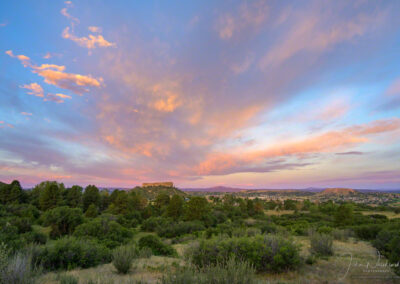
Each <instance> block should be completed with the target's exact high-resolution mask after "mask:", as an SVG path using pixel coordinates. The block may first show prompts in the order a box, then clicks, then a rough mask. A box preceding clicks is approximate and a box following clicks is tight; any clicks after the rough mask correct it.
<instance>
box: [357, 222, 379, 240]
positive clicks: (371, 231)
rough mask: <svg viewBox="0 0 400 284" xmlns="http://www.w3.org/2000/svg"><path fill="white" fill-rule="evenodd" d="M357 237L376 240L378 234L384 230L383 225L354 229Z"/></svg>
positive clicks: (363, 226) (369, 225) (370, 225)
mask: <svg viewBox="0 0 400 284" xmlns="http://www.w3.org/2000/svg"><path fill="white" fill-rule="evenodd" d="M353 229H354V233H355V235H356V236H357V237H358V238H360V239H362V240H367V241H370V240H374V239H375V238H376V236H377V235H378V233H379V232H380V231H381V230H382V225H379V224H368V225H360V226H356V227H354V228H353Z"/></svg>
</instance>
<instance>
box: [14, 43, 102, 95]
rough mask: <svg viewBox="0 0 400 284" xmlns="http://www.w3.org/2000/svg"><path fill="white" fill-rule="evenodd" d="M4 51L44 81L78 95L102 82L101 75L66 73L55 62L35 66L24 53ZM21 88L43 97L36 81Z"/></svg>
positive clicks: (98, 85) (100, 84)
mask: <svg viewBox="0 0 400 284" xmlns="http://www.w3.org/2000/svg"><path fill="white" fill-rule="evenodd" d="M6 53H7V54H8V55H10V56H11V57H16V58H18V59H19V60H20V61H21V62H22V64H23V65H24V66H25V67H27V66H29V67H30V68H31V69H32V72H33V73H36V74H38V75H39V76H41V77H43V78H44V81H45V83H47V84H50V85H54V86H57V87H59V88H62V89H67V90H70V91H72V92H74V93H76V94H78V95H82V94H83V93H87V92H89V89H88V87H97V88H100V87H101V86H103V84H104V83H103V78H101V77H100V78H94V77H92V76H90V75H81V74H73V73H66V72H64V71H65V66H60V65H56V64H42V65H39V66H37V65H35V64H32V63H31V62H30V59H29V57H27V56H25V55H18V56H14V55H13V53H12V51H11V50H9V51H7V52H6ZM22 88H27V89H30V90H31V91H32V92H31V93H30V94H34V95H36V96H41V97H43V89H42V88H41V87H40V86H39V85H38V84H36V83H33V84H30V85H24V86H23V87H22Z"/></svg>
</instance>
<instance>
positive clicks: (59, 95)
mask: <svg viewBox="0 0 400 284" xmlns="http://www.w3.org/2000/svg"><path fill="white" fill-rule="evenodd" d="M55 95H56V96H57V97H60V98H62V99H71V96H68V95H64V94H55Z"/></svg>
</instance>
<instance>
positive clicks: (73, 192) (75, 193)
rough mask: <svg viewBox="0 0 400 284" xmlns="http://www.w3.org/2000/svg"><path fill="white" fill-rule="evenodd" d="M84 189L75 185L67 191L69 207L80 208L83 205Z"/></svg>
mask: <svg viewBox="0 0 400 284" xmlns="http://www.w3.org/2000/svg"><path fill="white" fill-rule="evenodd" d="M82 189H83V188H82V187H80V186H79V185H73V186H72V187H71V188H68V189H67V196H66V198H67V204H68V206H69V207H73V208H75V207H80V206H81V204H82Z"/></svg>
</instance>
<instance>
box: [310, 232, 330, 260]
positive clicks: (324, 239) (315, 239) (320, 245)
mask: <svg viewBox="0 0 400 284" xmlns="http://www.w3.org/2000/svg"><path fill="white" fill-rule="evenodd" d="M310 245H311V248H310V250H311V253H312V254H315V255H318V256H329V255H333V247H332V245H333V238H332V236H330V235H327V234H319V233H314V234H312V235H311V236H310Z"/></svg>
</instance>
